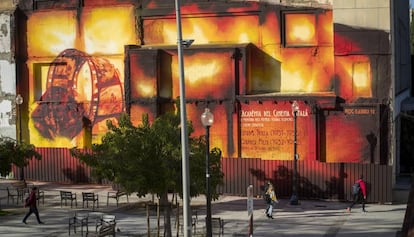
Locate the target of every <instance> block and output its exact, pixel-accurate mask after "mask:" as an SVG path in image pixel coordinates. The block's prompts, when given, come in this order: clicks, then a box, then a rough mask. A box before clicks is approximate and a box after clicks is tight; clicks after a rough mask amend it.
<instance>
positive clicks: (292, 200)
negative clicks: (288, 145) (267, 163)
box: [290, 110, 299, 205]
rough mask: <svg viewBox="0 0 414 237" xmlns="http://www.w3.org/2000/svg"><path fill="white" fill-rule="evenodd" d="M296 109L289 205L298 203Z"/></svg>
mask: <svg viewBox="0 0 414 237" xmlns="http://www.w3.org/2000/svg"><path fill="white" fill-rule="evenodd" d="M297 113H298V112H297V111H296V110H295V111H293V123H294V125H293V126H294V127H293V181H292V196H291V197H290V205H298V203H299V202H298V196H297V187H296V185H297V184H296V183H297V173H298V172H297V162H298V159H297V154H296V153H297V150H296V149H297V139H296V135H297V131H296V119H297Z"/></svg>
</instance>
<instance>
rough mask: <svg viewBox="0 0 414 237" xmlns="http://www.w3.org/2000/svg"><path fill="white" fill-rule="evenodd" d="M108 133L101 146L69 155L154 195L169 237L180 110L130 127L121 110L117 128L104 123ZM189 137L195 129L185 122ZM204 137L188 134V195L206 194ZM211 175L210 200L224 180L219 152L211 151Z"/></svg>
mask: <svg viewBox="0 0 414 237" xmlns="http://www.w3.org/2000/svg"><path fill="white" fill-rule="evenodd" d="M107 126H108V132H107V133H106V134H105V135H104V136H103V138H102V142H101V143H100V144H93V145H92V151H91V152H83V151H82V150H79V149H77V148H72V149H71V154H72V155H73V156H74V157H77V158H79V159H80V160H82V161H83V162H85V163H86V164H87V165H89V166H90V167H92V168H93V171H94V172H93V175H94V176H97V177H99V178H101V179H102V178H104V179H108V180H110V181H112V182H114V183H116V184H119V185H120V186H121V187H123V188H124V189H125V191H127V192H129V193H131V192H137V194H138V195H145V194H148V193H154V194H157V195H158V196H159V197H160V204H161V205H162V206H163V207H166V208H164V217H165V218H166V220H165V231H166V232H165V235H166V236H171V224H170V213H171V210H170V205H169V201H168V193H169V192H178V193H179V194H180V195H181V196H182V190H183V189H182V182H181V181H182V179H181V177H182V176H181V174H182V171H181V139H180V137H181V133H180V126H181V124H180V117H179V114H178V113H173V112H169V113H165V114H163V115H161V116H160V117H158V118H156V119H155V120H154V122H153V123H152V124H151V123H150V122H149V120H148V115H144V116H143V122H142V124H141V125H139V126H137V127H135V126H133V125H132V123H131V121H130V118H129V116H128V115H126V114H123V115H122V116H121V118H120V120H119V124H118V126H117V125H115V124H113V123H112V122H111V121H109V120H108V121H107ZM187 126H188V131H189V135H191V133H192V132H193V128H192V125H191V122H189V123H188V124H187ZM205 149H206V140H205V137H191V136H190V138H189V150H190V162H189V169H190V195H191V196H192V197H194V196H197V195H200V194H205V187H206V181H205V154H206V153H205V152H206V150H205ZM210 161H211V162H210V164H211V167H210V171H211V176H212V178H211V179H210V182H211V187H212V198H213V199H214V198H217V197H218V194H217V193H216V187H217V186H218V185H219V184H222V183H223V176H224V175H223V173H222V172H221V163H220V161H221V150H220V149H219V148H213V149H212V150H211V151H210Z"/></svg>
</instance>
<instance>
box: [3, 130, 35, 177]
mask: <svg viewBox="0 0 414 237" xmlns="http://www.w3.org/2000/svg"><path fill="white" fill-rule="evenodd" d="M32 158H35V159H37V160H41V159H42V156H41V155H40V154H39V153H38V152H37V151H36V149H35V147H34V145H32V144H27V143H25V142H17V141H16V140H14V139H12V138H9V137H0V173H1V174H2V175H8V174H9V173H10V172H11V167H12V165H15V166H16V167H19V168H23V167H25V166H27V165H28V164H29V160H31V159H32Z"/></svg>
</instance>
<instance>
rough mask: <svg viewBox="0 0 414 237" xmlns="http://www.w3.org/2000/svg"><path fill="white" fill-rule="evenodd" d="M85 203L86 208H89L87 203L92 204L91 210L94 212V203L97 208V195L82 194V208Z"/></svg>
mask: <svg viewBox="0 0 414 237" xmlns="http://www.w3.org/2000/svg"><path fill="white" fill-rule="evenodd" d="M85 202H86V207H87V208H88V207H89V202H92V210H95V203H96V207H97V208H98V207H99V198H98V194H95V193H90V192H82V207H83V208H85Z"/></svg>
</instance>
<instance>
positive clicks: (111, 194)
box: [106, 190, 129, 206]
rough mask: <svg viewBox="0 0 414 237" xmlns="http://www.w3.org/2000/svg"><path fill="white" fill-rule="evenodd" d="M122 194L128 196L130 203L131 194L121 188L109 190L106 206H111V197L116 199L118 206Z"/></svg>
mask: <svg viewBox="0 0 414 237" xmlns="http://www.w3.org/2000/svg"><path fill="white" fill-rule="evenodd" d="M122 196H126V198H127V202H128V203H129V198H128V196H129V194H128V193H127V192H124V191H120V190H118V191H111V192H108V195H107V198H106V206H109V199H110V198H113V199H115V200H116V206H118V204H119V198H120V197H122Z"/></svg>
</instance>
